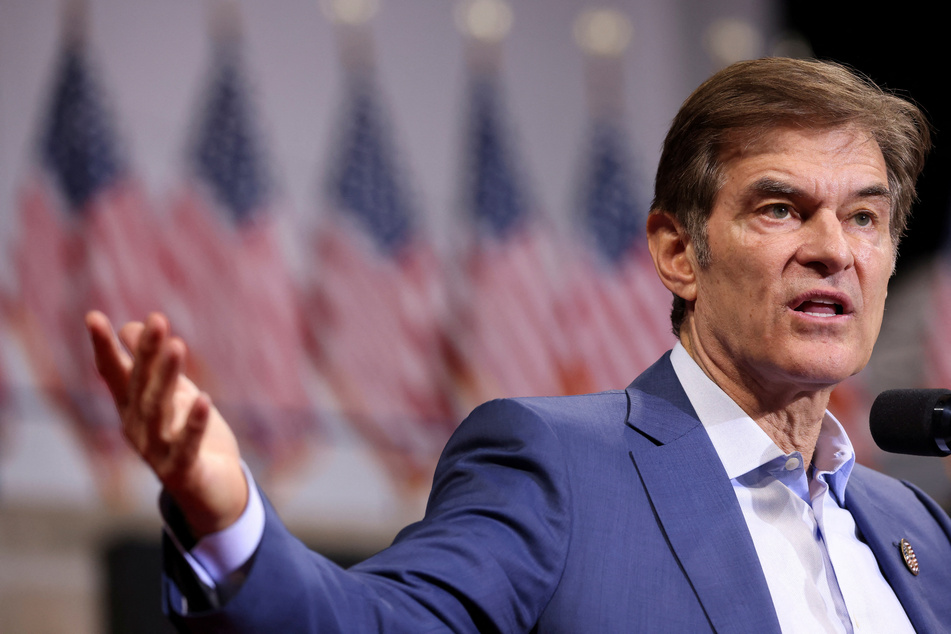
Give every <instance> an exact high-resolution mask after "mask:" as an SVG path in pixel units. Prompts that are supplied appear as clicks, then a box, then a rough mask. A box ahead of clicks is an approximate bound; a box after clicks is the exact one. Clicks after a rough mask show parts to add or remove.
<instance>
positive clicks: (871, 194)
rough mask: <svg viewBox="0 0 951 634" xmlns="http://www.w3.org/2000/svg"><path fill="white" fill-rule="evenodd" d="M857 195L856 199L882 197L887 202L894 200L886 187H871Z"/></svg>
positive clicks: (861, 190)
mask: <svg viewBox="0 0 951 634" xmlns="http://www.w3.org/2000/svg"><path fill="white" fill-rule="evenodd" d="M856 194H857V195H856V198H875V197H881V198H885V199H887V200H891V199H892V192H891V191H890V190H889V189H888V187H887V186H886V185H869V186H868V187H865V188H863V189H860V190H859V191H858V192H857V193H856Z"/></svg>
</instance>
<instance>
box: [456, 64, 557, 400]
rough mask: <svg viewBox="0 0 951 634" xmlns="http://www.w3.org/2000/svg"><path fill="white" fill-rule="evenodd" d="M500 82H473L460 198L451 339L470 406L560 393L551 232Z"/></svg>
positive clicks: (483, 76) (489, 77)
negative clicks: (529, 181)
mask: <svg viewBox="0 0 951 634" xmlns="http://www.w3.org/2000/svg"><path fill="white" fill-rule="evenodd" d="M498 81H499V80H498V77H497V75H496V74H494V73H493V72H485V71H483V72H478V73H475V74H474V75H473V77H472V86H471V98H470V103H469V109H470V112H469V118H468V122H467V129H466V142H467V147H466V149H465V158H466V166H465V168H464V172H463V173H464V178H465V179H466V180H465V182H464V183H463V191H462V207H463V209H462V211H463V214H464V216H463V219H464V222H463V227H464V229H463V231H464V236H463V238H462V242H463V245H462V246H461V247H460V248H459V252H460V253H461V260H460V262H459V265H460V266H459V268H458V270H457V271H456V274H457V280H456V281H455V282H454V283H453V284H452V288H451V292H452V313H451V319H450V322H449V323H450V332H451V337H452V351H453V358H454V363H453V365H454V367H455V374H456V377H457V382H458V389H459V390H460V393H461V395H462V398H463V401H464V403H465V405H466V406H467V407H471V406H474V405H475V404H477V403H479V402H482V401H485V400H488V399H491V398H498V397H505V396H531V395H543V394H560V393H563V391H564V390H565V388H566V380H567V374H566V365H565V364H566V361H567V352H568V349H567V345H568V344H567V339H566V336H565V333H564V331H563V330H562V328H561V322H560V321H559V319H558V315H557V306H558V299H557V298H558V286H557V285H558V280H557V277H558V275H557V268H556V267H557V254H556V242H555V233H554V231H553V228H552V227H551V225H550V224H549V223H548V222H547V220H546V218H545V217H544V216H543V215H542V214H541V213H540V212H539V211H538V210H537V209H535V208H534V207H533V206H532V203H531V202H530V200H529V196H528V194H527V192H526V186H525V183H524V182H523V180H522V177H521V174H520V173H519V168H518V166H517V165H516V159H515V154H514V152H513V150H512V149H511V148H510V147H509V142H510V140H511V139H510V138H509V136H508V134H509V133H508V131H507V130H506V128H505V125H504V122H503V111H502V105H501V95H500V88H499V86H498Z"/></svg>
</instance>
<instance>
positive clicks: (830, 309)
mask: <svg viewBox="0 0 951 634" xmlns="http://www.w3.org/2000/svg"><path fill="white" fill-rule="evenodd" d="M796 310H798V311H800V312H803V313H806V314H807V315H814V316H818V317H830V316H835V315H841V314H842V312H843V311H842V305H841V304H836V303H835V302H832V301H828V300H823V299H814V300H808V301H805V302H803V303H802V304H800V305H799V307H798V308H797V309H796Z"/></svg>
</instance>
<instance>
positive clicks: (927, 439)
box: [868, 390, 951, 456]
mask: <svg viewBox="0 0 951 634" xmlns="http://www.w3.org/2000/svg"><path fill="white" fill-rule="evenodd" d="M868 418H869V420H868V422H869V428H870V429H871V431H872V439H873V440H875V444H876V445H878V446H879V447H880V448H882V449H884V450H885V451H889V452H891V453H902V454H910V455H912V456H947V455H949V454H951V392H949V391H948V390H886V391H885V392H882V393H881V394H879V395H878V397H877V398H876V399H875V402H874V403H872V411H871V412H870V413H869V417H868Z"/></svg>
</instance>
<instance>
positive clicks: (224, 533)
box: [189, 464, 264, 586]
mask: <svg viewBox="0 0 951 634" xmlns="http://www.w3.org/2000/svg"><path fill="white" fill-rule="evenodd" d="M242 468H243V469H244V477H245V478H246V479H247V481H248V504H247V506H245V509H244V512H243V513H242V514H241V516H240V517H239V518H238V519H237V521H235V522H234V523H233V524H232V525H231V526H229V527H227V528H225V529H223V530H220V531H218V532H217V533H211V534H210V535H206V536H204V537H202V538H201V539H199V540H198V543H197V544H195V547H194V548H192V549H191V556H192V557H193V558H194V560H195V562H197V563H198V564H199V565H200V566H201V567H202V568H204V570H205V572H207V573H208V576H209V577H211V579H212V580H214V582H215V585H216V586H221V585H223V584H226V583H232V582H233V581H234V578H233V575H234V573H236V572H238V571H239V570H241V569H242V568H243V567H244V565H245V564H247V563H248V562H249V561H250V560H251V557H252V556H254V553H255V551H256V550H257V549H258V545H259V544H260V543H261V538H262V537H263V536H264V504H263V502H262V501H261V494H260V492H259V491H258V487H257V485H256V484H255V483H254V477H253V476H252V475H251V472H250V471H249V470H248V467H247V465H244V464H242ZM189 564H192V562H191V561H189ZM192 565H194V564H192ZM195 573H196V574H198V575H199V576H201V573H199V572H198V571H197V570H196V571H195Z"/></svg>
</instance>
